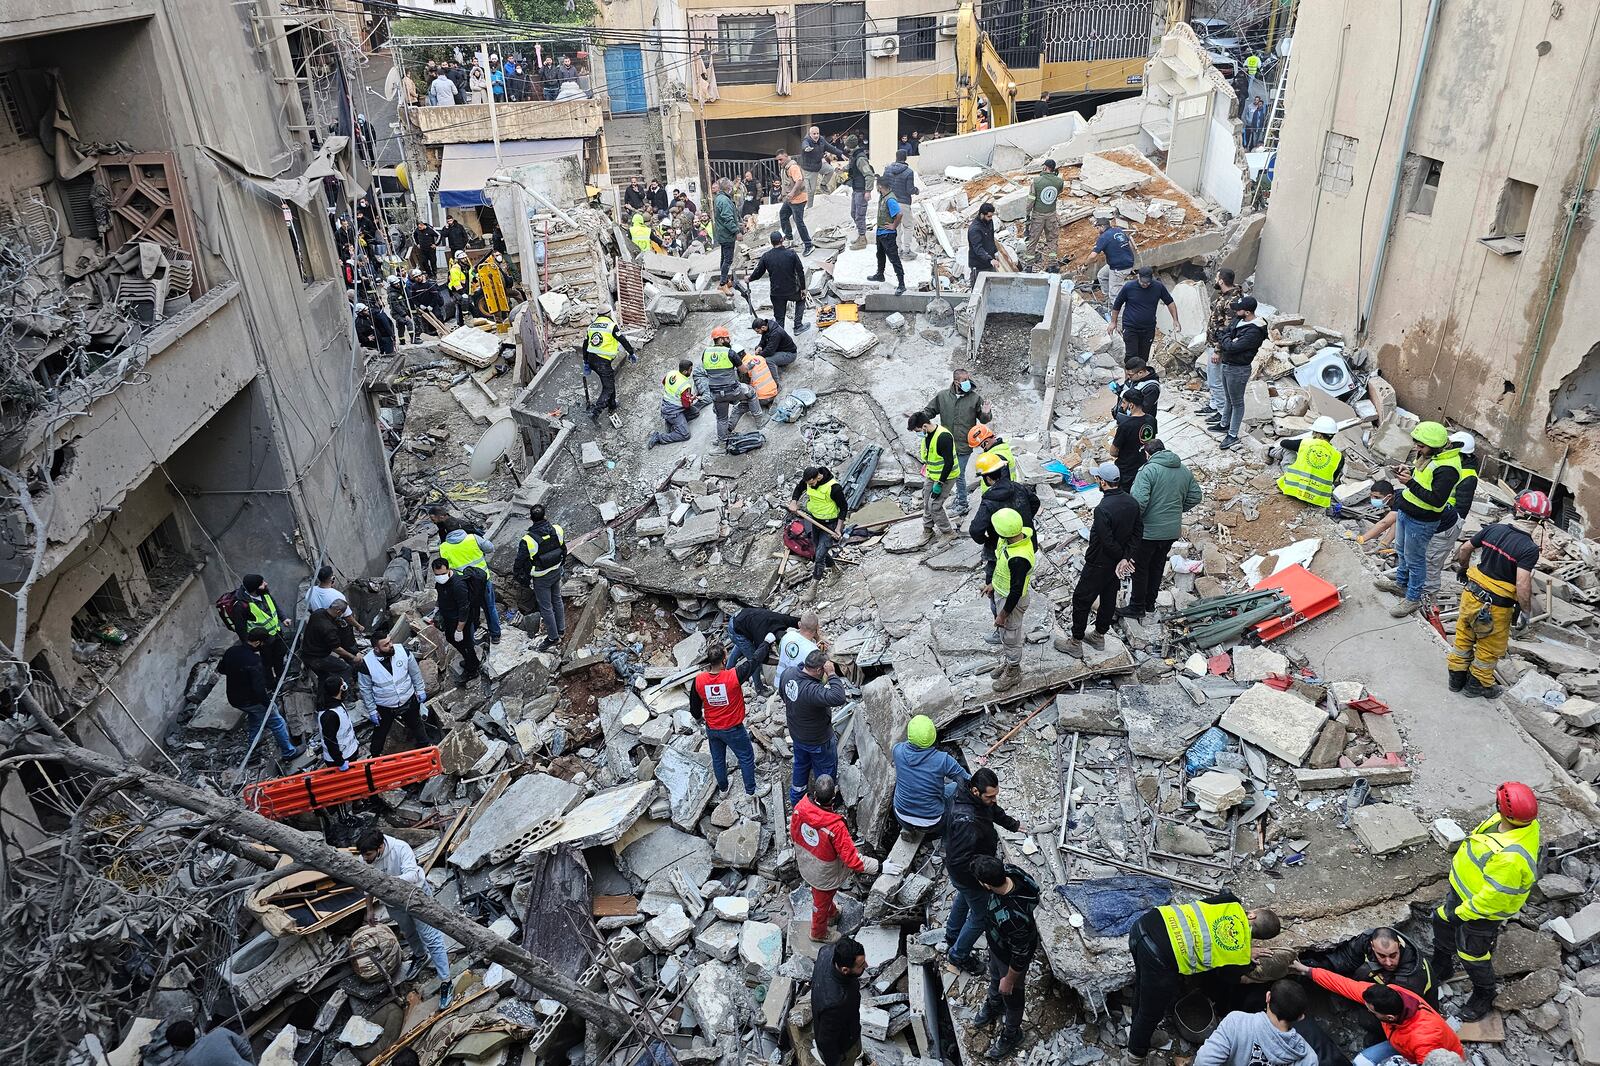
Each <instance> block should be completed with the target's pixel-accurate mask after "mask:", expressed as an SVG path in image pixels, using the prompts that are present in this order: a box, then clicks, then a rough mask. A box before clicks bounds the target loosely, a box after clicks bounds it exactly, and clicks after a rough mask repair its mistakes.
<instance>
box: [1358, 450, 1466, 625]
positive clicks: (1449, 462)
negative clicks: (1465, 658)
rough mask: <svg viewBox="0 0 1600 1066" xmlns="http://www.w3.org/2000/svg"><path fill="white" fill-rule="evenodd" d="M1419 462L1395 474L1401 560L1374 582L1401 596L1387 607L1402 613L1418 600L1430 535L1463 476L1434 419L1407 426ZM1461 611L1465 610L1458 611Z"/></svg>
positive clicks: (1398, 614)
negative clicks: (1410, 429) (1397, 493)
mask: <svg viewBox="0 0 1600 1066" xmlns="http://www.w3.org/2000/svg"><path fill="white" fill-rule="evenodd" d="M1411 439H1412V440H1413V441H1414V442H1415V443H1416V451H1417V455H1418V458H1419V462H1418V464H1417V466H1416V468H1415V469H1414V470H1409V471H1407V470H1402V471H1400V472H1399V473H1397V474H1396V475H1395V478H1396V480H1397V481H1399V482H1400V484H1401V485H1402V486H1403V488H1401V490H1400V493H1399V495H1397V496H1396V497H1395V509H1396V510H1397V511H1398V512H1399V513H1398V514H1396V516H1395V538H1394V541H1395V551H1396V552H1397V554H1398V556H1399V565H1398V566H1397V567H1396V568H1395V572H1394V574H1393V575H1392V576H1391V575H1388V574H1385V575H1384V576H1383V577H1380V578H1378V579H1377V581H1376V582H1374V584H1375V586H1376V587H1377V588H1379V589H1381V590H1382V591H1385V592H1397V593H1400V594H1401V595H1403V596H1404V597H1405V599H1403V600H1402V601H1401V602H1399V603H1397V604H1395V605H1394V606H1393V607H1391V608H1390V609H1389V614H1390V616H1392V617H1394V618H1404V617H1405V616H1406V615H1408V614H1411V613H1413V612H1415V611H1417V610H1418V609H1419V608H1421V606H1422V585H1423V582H1424V581H1425V580H1427V577H1428V540H1429V538H1431V537H1432V536H1433V535H1434V534H1435V533H1437V532H1438V531H1439V521H1440V516H1441V515H1443V513H1444V509H1445V506H1446V505H1447V504H1448V503H1449V502H1450V494H1451V493H1452V492H1454V491H1455V488H1456V482H1457V481H1459V480H1460V479H1461V451H1460V449H1459V448H1457V447H1456V445H1455V444H1454V443H1452V442H1451V440H1450V433H1449V431H1448V430H1446V429H1445V428H1444V427H1443V426H1441V425H1440V424H1439V423H1437V422H1418V423H1417V427H1416V428H1415V429H1413V430H1412V431H1411ZM1462 613H1463V614H1465V612H1464V611H1463V612H1462Z"/></svg>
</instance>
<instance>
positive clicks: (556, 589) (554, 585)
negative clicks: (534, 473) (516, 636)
mask: <svg viewBox="0 0 1600 1066" xmlns="http://www.w3.org/2000/svg"><path fill="white" fill-rule="evenodd" d="M566 561H567V531H566V530H564V529H562V528H561V527H560V526H559V525H557V524H555V523H554V522H552V521H550V520H549V519H548V518H546V517H545V511H544V504H542V503H536V504H534V505H533V506H532V507H529V508H528V532H526V533H524V534H523V535H522V540H521V541H519V542H518V543H517V559H516V562H514V563H512V565H511V574H512V577H513V578H515V580H516V581H517V583H518V584H520V585H521V586H522V587H523V588H525V589H527V590H528V591H530V592H532V593H533V598H534V602H535V603H537V604H538V606H539V617H540V618H541V619H542V620H543V621H544V643H543V644H540V645H539V650H540V651H549V650H551V649H552V648H554V647H555V646H556V645H558V644H560V643H561V637H562V634H564V633H565V632H566V631H567V604H566V601H564V600H563V599H562V598H561V569H562V566H563V565H564V564H565V563H566ZM524 602H526V601H524Z"/></svg>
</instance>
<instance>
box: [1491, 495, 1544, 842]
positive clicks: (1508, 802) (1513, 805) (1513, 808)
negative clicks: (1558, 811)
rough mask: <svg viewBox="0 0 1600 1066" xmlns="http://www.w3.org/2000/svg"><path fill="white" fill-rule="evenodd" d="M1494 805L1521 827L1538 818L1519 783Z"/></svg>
mask: <svg viewBox="0 0 1600 1066" xmlns="http://www.w3.org/2000/svg"><path fill="white" fill-rule="evenodd" d="M1541 495H1542V494H1541ZM1494 805H1495V807H1497V808H1498V809H1499V811H1500V816H1501V817H1502V818H1505V819H1506V820H1507V821H1512V822H1517V823H1519V824H1521V825H1527V824H1528V823H1529V822H1531V821H1533V820H1534V819H1535V818H1537V817H1539V797H1537V796H1535V795H1534V794H1533V789H1531V788H1529V787H1528V786H1527V785H1524V784H1523V783H1522V782H1521V781H1507V782H1506V783H1505V784H1503V785H1501V786H1500V787H1499V788H1497V789H1495V792H1494Z"/></svg>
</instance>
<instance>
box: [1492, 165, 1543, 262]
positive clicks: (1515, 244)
mask: <svg viewBox="0 0 1600 1066" xmlns="http://www.w3.org/2000/svg"><path fill="white" fill-rule="evenodd" d="M1538 194H1539V186H1537V185H1531V184H1529V183H1528V182H1525V181H1518V180H1517V179H1516V178H1507V179H1506V183H1505V186H1504V187H1503V188H1501V190H1500V200H1499V202H1498V203H1497V204H1496V205H1495V209H1494V225H1493V226H1492V227H1491V228H1490V230H1489V235H1488V236H1487V237H1479V238H1478V243H1479V244H1482V245H1483V246H1484V247H1486V248H1488V249H1489V250H1490V251H1491V252H1493V253H1495V254H1496V255H1520V254H1521V253H1522V247H1523V244H1524V242H1525V241H1526V240H1527V236H1528V220H1529V219H1530V218H1532V217H1533V198H1534V197H1535V196H1537V195H1538Z"/></svg>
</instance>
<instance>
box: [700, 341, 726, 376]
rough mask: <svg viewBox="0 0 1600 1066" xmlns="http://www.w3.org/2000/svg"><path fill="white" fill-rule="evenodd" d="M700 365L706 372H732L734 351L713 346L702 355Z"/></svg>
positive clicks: (718, 345) (720, 346) (717, 345)
mask: <svg viewBox="0 0 1600 1066" xmlns="http://www.w3.org/2000/svg"><path fill="white" fill-rule="evenodd" d="M700 365H701V366H702V367H704V368H705V369H706V370H732V369H733V350H732V349H731V348H724V347H723V346H722V345H720V344H716V345H712V346H711V347H710V348H707V349H706V350H705V351H703V352H701V353H700Z"/></svg>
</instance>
